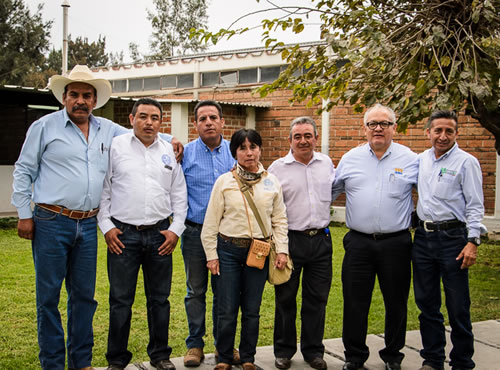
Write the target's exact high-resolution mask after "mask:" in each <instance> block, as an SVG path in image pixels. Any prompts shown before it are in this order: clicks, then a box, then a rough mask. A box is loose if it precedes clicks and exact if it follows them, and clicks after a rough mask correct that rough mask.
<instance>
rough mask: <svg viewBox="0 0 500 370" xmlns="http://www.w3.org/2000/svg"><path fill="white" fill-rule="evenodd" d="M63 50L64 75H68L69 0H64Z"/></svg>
mask: <svg viewBox="0 0 500 370" xmlns="http://www.w3.org/2000/svg"><path fill="white" fill-rule="evenodd" d="M61 6H62V8H63V48H62V75H63V76H66V75H67V74H68V8H69V7H70V5H69V2H68V0H63V3H62V4H61Z"/></svg>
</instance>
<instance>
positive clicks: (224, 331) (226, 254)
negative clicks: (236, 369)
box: [216, 237, 269, 364]
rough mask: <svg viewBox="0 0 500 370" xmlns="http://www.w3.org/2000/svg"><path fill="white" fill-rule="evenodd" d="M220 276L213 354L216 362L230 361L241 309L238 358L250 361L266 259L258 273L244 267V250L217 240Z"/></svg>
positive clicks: (263, 283)
mask: <svg viewBox="0 0 500 370" xmlns="http://www.w3.org/2000/svg"><path fill="white" fill-rule="evenodd" d="M217 253H218V255H219V268H220V275H219V277H218V279H217V295H218V298H217V299H218V303H217V315H218V321H217V346H216V347H217V351H218V352H219V362H225V363H227V364H231V363H232V362H233V348H234V339H235V336H236V326H237V323H238V311H239V309H240V308H241V333H240V347H239V350H240V358H241V362H254V360H255V353H256V351H257V340H258V339H259V318H260V304H261V302H262V293H263V292H264V285H265V284H266V278H267V271H268V266H269V258H268V259H267V261H266V264H265V265H264V268H263V269H262V270H259V269H258V268H255V267H250V266H247V264H246V259H247V255H248V248H242V247H240V246H237V245H235V244H233V243H231V242H230V241H227V240H224V239H222V238H220V237H219V238H218V241H217Z"/></svg>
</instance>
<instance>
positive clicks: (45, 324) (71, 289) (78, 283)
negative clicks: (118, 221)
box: [32, 206, 97, 370]
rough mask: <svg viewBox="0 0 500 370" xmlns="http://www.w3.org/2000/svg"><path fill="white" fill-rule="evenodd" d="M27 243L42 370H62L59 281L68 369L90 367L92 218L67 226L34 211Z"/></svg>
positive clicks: (94, 244) (94, 238)
mask: <svg viewBox="0 0 500 370" xmlns="http://www.w3.org/2000/svg"><path fill="white" fill-rule="evenodd" d="M33 220H34V223H35V237H34V239H33V242H32V249H33V260H34V263H35V275H36V311H37V321H38V345H39V346H40V353H39V358H40V364H41V366H42V369H50V370H58V369H61V370H63V369H64V364H65V352H66V351H65V346H64V330H63V327H62V323H61V315H60V313H59V310H58V304H59V297H60V292H61V286H62V282H63V280H65V283H66V291H67V292H68V301H67V313H68V327H67V343H66V346H67V351H68V367H72V368H81V367H86V366H90V364H91V362H92V347H93V345H94V336H93V331H92V319H93V317H94V313H95V310H96V308H97V302H96V301H95V300H94V292H95V280H96V263H97V222H96V218H95V217H92V218H87V219H84V220H73V219H70V218H68V217H66V216H63V215H61V214H57V213H54V212H51V211H47V210H45V209H43V208H40V207H38V206H36V207H35V211H34V216H33Z"/></svg>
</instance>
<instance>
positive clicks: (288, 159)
mask: <svg viewBox="0 0 500 370" xmlns="http://www.w3.org/2000/svg"><path fill="white" fill-rule="evenodd" d="M321 160H322V158H321V157H320V155H319V154H318V152H315V151H313V157H312V159H311V160H310V161H309V163H308V164H307V165H309V164H311V163H312V162H314V161H321ZM284 162H285V164H290V163H293V162H297V163H300V164H304V163H302V162H299V161H298V160H296V159H295V157H294V156H293V153H292V149H290V150H289V151H288V154H287V155H286V156H285V159H284Z"/></svg>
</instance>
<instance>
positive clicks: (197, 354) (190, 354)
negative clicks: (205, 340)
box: [184, 348, 205, 367]
mask: <svg viewBox="0 0 500 370" xmlns="http://www.w3.org/2000/svg"><path fill="white" fill-rule="evenodd" d="M204 358H205V355H204V354H203V348H189V349H188V350H187V352H186V354H185V355H184V366H185V367H197V366H200V364H201V362H202V361H203V359H204Z"/></svg>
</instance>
